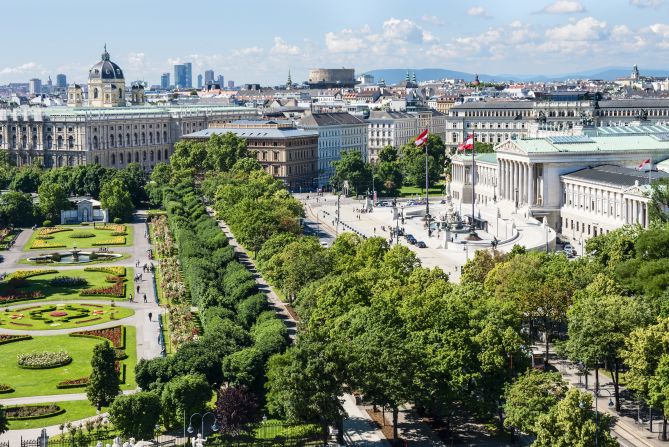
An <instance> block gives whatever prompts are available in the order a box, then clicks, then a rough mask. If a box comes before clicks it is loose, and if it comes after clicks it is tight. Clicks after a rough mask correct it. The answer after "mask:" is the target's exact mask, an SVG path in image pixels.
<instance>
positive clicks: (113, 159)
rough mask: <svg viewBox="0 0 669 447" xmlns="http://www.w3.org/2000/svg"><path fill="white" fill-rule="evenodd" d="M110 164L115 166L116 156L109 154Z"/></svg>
mask: <svg viewBox="0 0 669 447" xmlns="http://www.w3.org/2000/svg"><path fill="white" fill-rule="evenodd" d="M111 155H112V156H111V164H113V165H115V164H116V155H114V154H111Z"/></svg>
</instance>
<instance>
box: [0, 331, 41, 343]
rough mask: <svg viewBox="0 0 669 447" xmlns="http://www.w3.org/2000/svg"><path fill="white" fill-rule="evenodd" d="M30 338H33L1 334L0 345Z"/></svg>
mask: <svg viewBox="0 0 669 447" xmlns="http://www.w3.org/2000/svg"><path fill="white" fill-rule="evenodd" d="M32 338H33V337H32V335H5V334H2V335H0V345H4V344H6V343H14V342H15V341H22V340H31V339H32Z"/></svg>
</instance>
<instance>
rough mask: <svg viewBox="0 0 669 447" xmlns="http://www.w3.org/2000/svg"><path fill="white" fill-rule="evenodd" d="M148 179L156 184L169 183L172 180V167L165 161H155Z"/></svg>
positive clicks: (164, 184) (163, 184)
mask: <svg viewBox="0 0 669 447" xmlns="http://www.w3.org/2000/svg"><path fill="white" fill-rule="evenodd" d="M150 179H151V181H152V182H155V183H156V184H157V185H158V186H166V185H169V184H170V182H171V180H172V167H171V166H170V165H169V164H167V163H165V162H160V163H157V164H156V165H155V166H154V167H153V171H151V177H150Z"/></svg>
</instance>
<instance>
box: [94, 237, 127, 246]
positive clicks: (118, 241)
mask: <svg viewBox="0 0 669 447" xmlns="http://www.w3.org/2000/svg"><path fill="white" fill-rule="evenodd" d="M93 245H95V246H96V247H97V246H100V245H125V237H124V236H115V237H113V238H111V239H105V240H102V241H96V242H93Z"/></svg>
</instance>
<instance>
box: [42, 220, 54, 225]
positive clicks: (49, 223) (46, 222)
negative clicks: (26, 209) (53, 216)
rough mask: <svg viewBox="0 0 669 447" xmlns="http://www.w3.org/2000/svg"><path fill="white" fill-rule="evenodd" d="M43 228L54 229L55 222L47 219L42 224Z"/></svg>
mask: <svg viewBox="0 0 669 447" xmlns="http://www.w3.org/2000/svg"><path fill="white" fill-rule="evenodd" d="M42 226H43V227H53V222H52V221H50V220H49V219H47V220H45V221H44V222H42Z"/></svg>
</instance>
